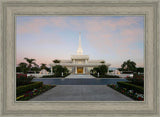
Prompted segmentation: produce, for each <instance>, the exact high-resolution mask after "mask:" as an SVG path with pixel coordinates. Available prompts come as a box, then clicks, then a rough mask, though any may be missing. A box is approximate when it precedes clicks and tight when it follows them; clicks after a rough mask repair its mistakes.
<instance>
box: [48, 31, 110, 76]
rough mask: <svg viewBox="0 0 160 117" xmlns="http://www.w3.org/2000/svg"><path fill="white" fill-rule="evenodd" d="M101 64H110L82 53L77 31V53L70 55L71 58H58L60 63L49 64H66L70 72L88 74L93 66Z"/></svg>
mask: <svg viewBox="0 0 160 117" xmlns="http://www.w3.org/2000/svg"><path fill="white" fill-rule="evenodd" d="M102 64H103V65H106V66H108V67H109V66H110V64H108V63H106V62H105V61H104V60H89V56H88V55H83V49H82V45H81V33H79V45H78V49H77V55H72V56H71V60H60V63H53V64H50V65H51V66H55V65H61V66H66V67H67V68H68V69H69V71H70V73H71V74H90V70H91V69H92V68H93V67H97V66H99V65H102ZM51 68H52V67H51ZM51 72H52V69H51Z"/></svg>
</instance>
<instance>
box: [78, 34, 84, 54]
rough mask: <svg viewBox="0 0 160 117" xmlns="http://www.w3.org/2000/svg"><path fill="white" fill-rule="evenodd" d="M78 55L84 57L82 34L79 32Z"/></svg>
mask: <svg viewBox="0 0 160 117" xmlns="http://www.w3.org/2000/svg"><path fill="white" fill-rule="evenodd" d="M77 55H83V49H82V47H81V32H79V45H78V49H77Z"/></svg>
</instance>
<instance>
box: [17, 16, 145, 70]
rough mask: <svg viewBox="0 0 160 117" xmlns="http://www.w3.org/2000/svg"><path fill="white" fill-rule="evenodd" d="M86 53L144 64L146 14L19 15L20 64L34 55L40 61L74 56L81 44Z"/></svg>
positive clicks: (115, 64) (117, 63) (113, 62)
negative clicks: (79, 41)
mask: <svg viewBox="0 0 160 117" xmlns="http://www.w3.org/2000/svg"><path fill="white" fill-rule="evenodd" d="M79 32H81V43H82V48H83V54H84V55H89V57H90V60H95V59H96V60H98V59H103V60H105V61H106V63H110V64H111V66H110V67H116V68H118V67H120V66H121V65H122V64H123V62H124V61H127V60H128V59H130V60H132V61H134V62H136V64H137V65H136V66H137V67H143V66H144V65H143V61H144V60H143V59H144V17H143V16H17V17H16V52H17V59H16V61H17V64H19V63H20V62H25V60H24V58H25V57H27V58H34V59H36V63H37V64H39V65H40V64H42V63H45V64H47V65H49V64H51V63H52V61H53V60H54V59H65V60H67V59H69V60H70V59H71V55H75V54H76V51H77V48H78V39H79Z"/></svg>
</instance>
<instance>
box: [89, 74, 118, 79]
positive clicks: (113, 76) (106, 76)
mask: <svg viewBox="0 0 160 117" xmlns="http://www.w3.org/2000/svg"><path fill="white" fill-rule="evenodd" d="M91 75H93V74H91ZM93 76H94V77H96V78H120V77H119V76H116V75H108V74H107V75H99V77H98V75H95V74H94V75H93Z"/></svg>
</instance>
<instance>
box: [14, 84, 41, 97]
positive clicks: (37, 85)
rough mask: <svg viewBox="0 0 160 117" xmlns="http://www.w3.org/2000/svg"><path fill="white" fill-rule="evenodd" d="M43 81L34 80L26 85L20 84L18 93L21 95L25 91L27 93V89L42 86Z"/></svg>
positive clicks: (17, 89)
mask: <svg viewBox="0 0 160 117" xmlns="http://www.w3.org/2000/svg"><path fill="white" fill-rule="evenodd" d="M42 85H43V82H34V83H32V84H28V85H24V86H19V87H17V88H16V95H17V96H19V95H21V94H23V93H26V92H27V91H31V90H33V89H35V88H39V87H42Z"/></svg>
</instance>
